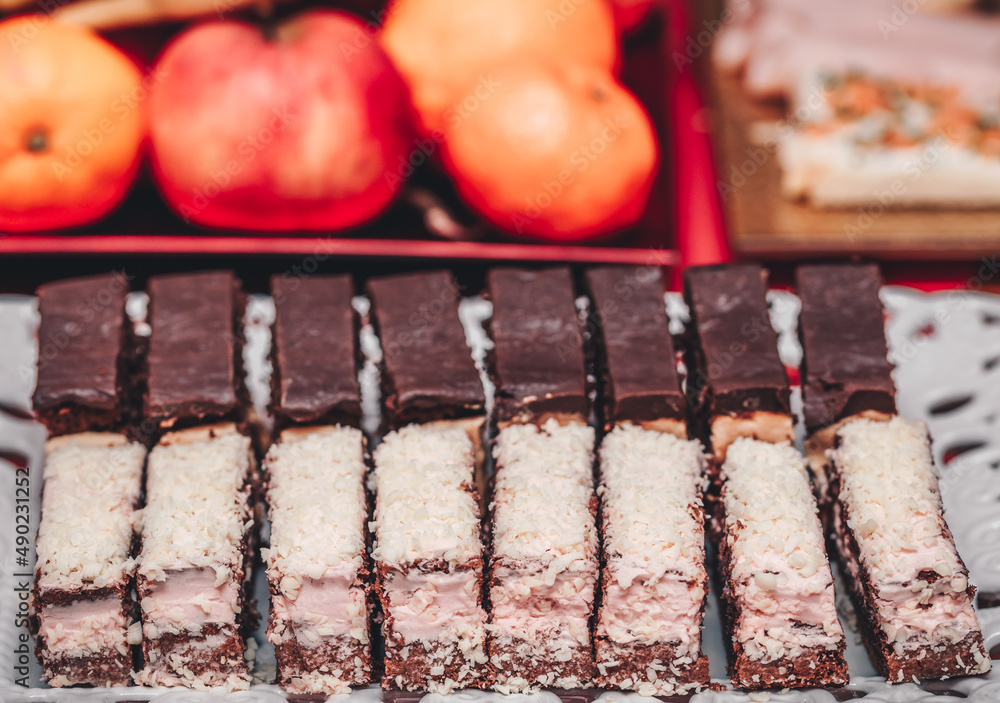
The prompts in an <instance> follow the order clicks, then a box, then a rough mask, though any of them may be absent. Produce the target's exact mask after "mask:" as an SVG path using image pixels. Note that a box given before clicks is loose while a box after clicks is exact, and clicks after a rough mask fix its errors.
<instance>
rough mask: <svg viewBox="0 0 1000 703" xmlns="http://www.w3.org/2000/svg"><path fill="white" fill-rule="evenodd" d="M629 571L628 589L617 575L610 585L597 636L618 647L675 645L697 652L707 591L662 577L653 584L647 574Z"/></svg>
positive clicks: (677, 580) (619, 570)
mask: <svg viewBox="0 0 1000 703" xmlns="http://www.w3.org/2000/svg"><path fill="white" fill-rule="evenodd" d="M622 571H625V570H624V569H616V570H615V572H614V573H615V574H620V573H621V572H622ZM627 571H628V575H629V576H631V578H629V579H627V580H628V581H629V582H630V583H629V585H628V586H627V587H625V588H623V587H622V586H621V585H619V582H618V581H617V580H616V578H615V576H614V575H613V576H612V578H611V580H609V582H608V587H607V589H606V590H605V592H604V602H603V604H602V606H601V613H600V618H599V622H598V632H599V633H600V634H602V635H604V636H606V637H608V638H609V639H610V640H611V641H613V642H616V643H619V644H629V643H633V642H641V643H642V644H647V645H652V644H660V643H667V642H674V643H682V644H691V645H692V646H693V647H694V648H695V649H697V648H698V646H699V642H700V637H699V634H700V631H701V604H702V601H703V599H704V597H705V591H704V589H703V588H702V587H701V586H699V585H691V584H689V583H688V582H687V581H683V580H680V579H678V578H668V577H661V578H660V579H659V580H657V581H656V582H655V583H650V575H649V574H648V573H645V572H643V571H642V570H638V569H628V570H627Z"/></svg>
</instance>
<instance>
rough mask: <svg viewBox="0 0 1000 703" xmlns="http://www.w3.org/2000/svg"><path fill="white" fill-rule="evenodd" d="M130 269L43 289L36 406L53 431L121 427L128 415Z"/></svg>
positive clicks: (51, 284) (70, 431) (33, 397)
mask: <svg viewBox="0 0 1000 703" xmlns="http://www.w3.org/2000/svg"><path fill="white" fill-rule="evenodd" d="M128 292H129V284H128V280H127V278H126V277H125V275H124V274H122V273H111V274H107V275H100V276H88V277H85V278H71V279H67V280H63V281H56V282H54V283H48V284H45V285H43V286H41V287H39V288H38V291H37V295H38V310H39V315H40V317H41V322H40V324H39V328H38V348H39V355H38V375H37V380H36V383H35V390H34V394H33V396H32V405H33V407H34V410H35V413H36V415H37V416H38V418H39V419H40V420H41V421H42V422H43V423H45V425H46V427H48V429H49V433H50V434H51V435H59V434H71V433H74V432H86V431H97V430H110V429H119V428H120V426H121V425H122V423H123V422H124V421H125V417H124V416H125V414H126V412H127V407H126V406H127V402H128V399H127V397H126V395H127V394H126V392H125V389H124V386H125V383H126V382H127V379H126V378H125V375H126V373H125V365H126V363H127V361H128V358H129V357H130V355H131V354H132V353H133V351H134V350H133V349H131V348H130V346H131V344H130V340H131V338H132V335H131V323H130V322H129V321H128V319H127V317H126V315H125V298H126V296H127V295H128Z"/></svg>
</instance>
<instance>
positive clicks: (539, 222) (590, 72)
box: [442, 62, 658, 241]
mask: <svg viewBox="0 0 1000 703" xmlns="http://www.w3.org/2000/svg"><path fill="white" fill-rule="evenodd" d="M494 77H495V80H496V81H497V83H498V86H499V87H498V88H497V89H496V92H495V93H494V94H493V95H492V96H490V97H489V98H488V99H487V100H483V101H482V102H481V103H480V105H479V106H478V108H477V109H475V110H473V111H471V112H470V113H469V114H467V115H466V116H465V117H464V118H463V119H461V120H454V121H452V122H450V123H449V124H448V125H447V127H446V128H445V132H444V134H445V139H444V148H443V150H442V161H443V163H444V166H445V168H446V169H447V170H448V172H449V174H450V175H451V176H452V179H453V180H454V182H455V185H456V187H457V189H458V192H459V194H460V195H461V196H462V197H463V198H464V200H465V201H466V203H468V204H469V205H470V206H471V207H472V208H473V209H474V210H476V211H477V212H479V213H480V214H481V215H483V216H484V217H485V218H486V219H487V220H489V221H490V222H492V223H493V224H494V225H496V226H497V227H499V228H501V229H504V230H507V231H508V232H511V233H514V234H517V235H520V236H524V237H535V238H541V239H546V240H556V241H575V240H582V239H588V238H593V237H599V236H602V235H606V234H611V233H613V232H616V231H619V230H622V229H624V228H627V227H629V226H631V225H633V224H635V223H636V222H638V220H639V219H640V217H641V216H642V213H643V210H644V208H645V205H646V201H647V200H648V198H649V192H650V189H651V187H652V184H653V180H654V177H655V174H656V168H657V163H658V151H657V144H656V137H655V135H654V133H653V127H652V125H651V124H650V120H649V117H648V115H647V114H646V112H645V110H644V109H643V107H642V105H641V104H640V103H639V102H638V100H636V98H635V97H634V96H633V95H632V94H631V93H629V92H628V91H627V90H626V89H625V88H624V87H623V86H622V85H621V84H620V83H618V82H617V81H616V80H615V79H614V77H612V76H611V75H610V74H608V73H607V72H606V71H602V70H595V69H582V68H577V67H573V66H557V65H552V64H542V63H538V62H520V63H518V64H514V65H511V66H509V67H507V68H504V69H498V70H497V71H496V72H495V75H494Z"/></svg>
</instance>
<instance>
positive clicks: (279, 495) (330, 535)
mask: <svg viewBox="0 0 1000 703" xmlns="http://www.w3.org/2000/svg"><path fill="white" fill-rule="evenodd" d="M264 472H265V477H266V480H267V502H268V506H269V508H268V515H269V517H270V520H271V546H270V549H263V550H261V556H262V557H263V559H264V561H265V563H266V565H267V581H268V584H269V585H270V590H271V620H270V623H269V624H268V629H267V638H268V639H269V640H270V641H271V642H272V643H273V644H274V654H275V658H276V659H277V663H278V677H277V683H278V685H280V686H281V687H282V688H283V689H284V690H286V691H288V692H290V693H302V694H306V693H322V694H335V693H349V692H350V687H351V686H364V685H367V684H368V682H369V681H370V680H371V640H370V637H369V631H368V602H367V601H368V569H367V555H366V550H365V542H366V535H367V529H366V528H367V524H366V523H367V519H368V500H367V496H366V494H365V486H364V482H365V472H366V465H365V439H364V435H362V434H361V431H360V430H357V429H354V428H352V427H317V428H290V429H286V430H285V431H284V432H282V433H281V435H280V437H279V439H278V442H277V443H276V444H274V445H273V446H272V447H271V449H270V450H269V451H268V453H267V456H266V457H265V459H264Z"/></svg>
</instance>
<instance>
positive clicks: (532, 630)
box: [489, 418, 598, 693]
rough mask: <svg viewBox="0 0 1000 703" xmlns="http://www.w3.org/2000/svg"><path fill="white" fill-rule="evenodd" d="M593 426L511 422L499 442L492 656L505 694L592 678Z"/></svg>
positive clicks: (565, 685) (494, 514) (494, 513)
mask: <svg viewBox="0 0 1000 703" xmlns="http://www.w3.org/2000/svg"><path fill="white" fill-rule="evenodd" d="M593 451H594V430H593V428H591V427H588V426H586V425H581V424H578V423H569V424H566V425H560V424H559V423H558V422H557V421H556V419H555V418H550V419H549V420H547V421H546V422H545V424H544V425H543V426H542V427H538V426H536V425H532V424H526V425H508V426H507V427H504V428H502V429H501V430H500V433H499V435H498V436H497V438H496V444H495V446H494V457H495V458H496V477H495V486H494V491H493V504H492V514H491V522H492V537H493V550H492V556H491V560H490V573H489V584H490V603H491V607H492V610H491V612H490V634H491V642H490V660H491V662H492V664H493V666H494V668H495V669H496V685H495V688H496V689H497V690H498V691H500V692H502V693H511V692H519V691H524V690H527V689H531V688H535V687H547V688H581V687H586V686H588V685H590V683H591V682H592V680H593V678H594V673H595V669H594V656H593V649H592V646H591V638H590V619H591V616H592V614H593V609H594V591H595V587H596V583H597V571H598V566H597V559H598V554H597V549H598V542H597V527H596V524H595V514H596V511H597V498H596V496H595V495H594V477H593Z"/></svg>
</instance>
